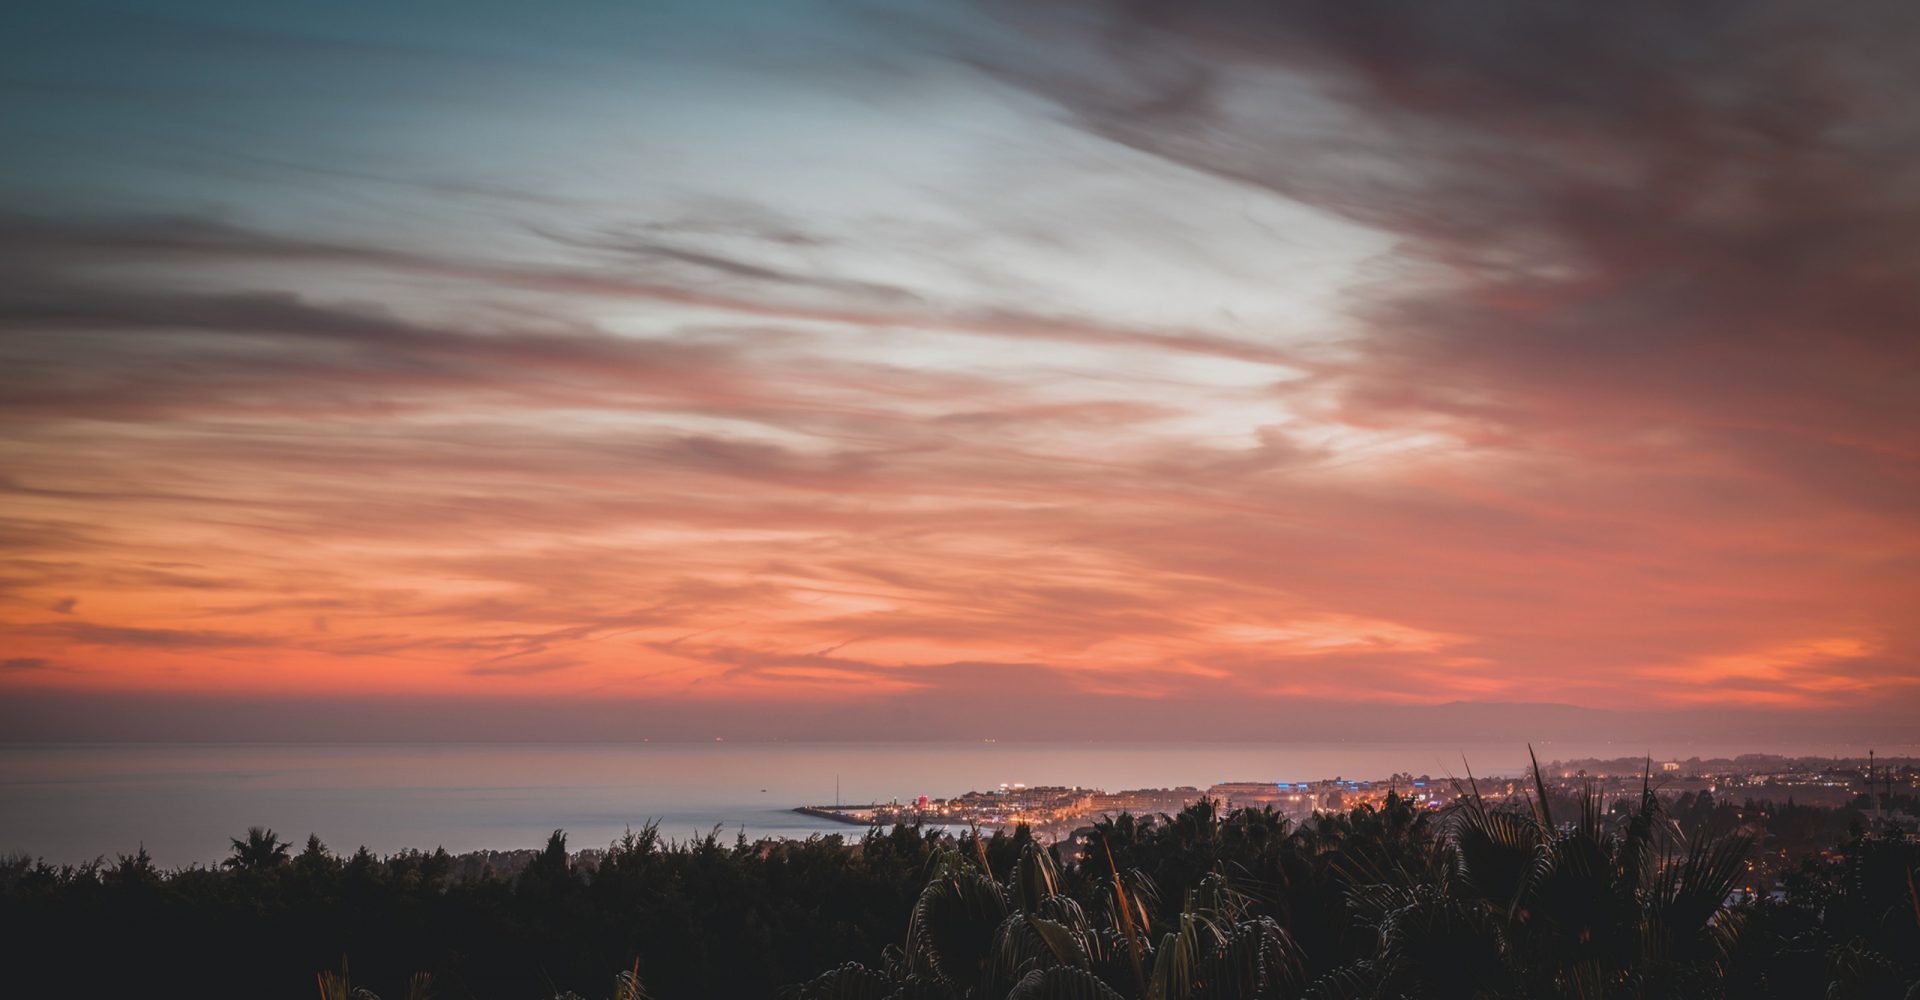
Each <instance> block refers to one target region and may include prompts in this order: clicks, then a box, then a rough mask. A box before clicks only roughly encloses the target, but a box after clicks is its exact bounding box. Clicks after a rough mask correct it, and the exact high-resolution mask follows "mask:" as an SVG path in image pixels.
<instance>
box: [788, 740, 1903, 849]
mask: <svg viewBox="0 0 1920 1000" xmlns="http://www.w3.org/2000/svg"><path fill="white" fill-rule="evenodd" d="M1539 777H1540V781H1541V783H1542V784H1543V785H1544V786H1545V788H1546V790H1547V793H1548V795H1549V796H1550V797H1551V798H1552V799H1572V798H1575V797H1578V796H1581V795H1585V794H1594V795H1597V796H1598V797H1599V799H1600V803H1601V806H1602V808H1603V810H1608V809H1611V808H1613V807H1614V805H1615V804H1616V803H1620V802H1623V801H1626V802H1633V801H1637V800H1638V797H1639V795H1640V794H1641V792H1642V790H1643V789H1645V790H1650V791H1652V792H1653V793H1654V794H1655V795H1657V796H1659V797H1660V798H1661V799H1662V800H1663V802H1665V803H1667V804H1668V806H1669V808H1670V809H1671V808H1672V807H1673V806H1674V805H1675V804H1684V806H1685V807H1686V808H1687V809H1688V810H1690V811H1697V810H1699V809H1700V808H1701V807H1702V804H1706V803H1714V802H1719V803H1722V804H1727V803H1731V804H1732V805H1733V807H1734V809H1735V817H1734V818H1735V819H1736V820H1745V819H1746V818H1747V817H1746V815H1745V813H1746V812H1747V811H1748V810H1747V808H1746V806H1745V804H1746V803H1749V802H1751V803H1753V804H1754V805H1753V807H1752V809H1753V811H1755V812H1756V813H1760V814H1763V813H1764V811H1765V810H1766V809H1768V808H1782V807H1788V806H1794V807H1812V808H1824V809H1837V808H1842V807H1845V806H1849V805H1856V804H1861V805H1862V808H1863V809H1865V810H1867V815H1868V816H1869V819H1870V820H1871V821H1872V822H1874V823H1876V824H1878V825H1881V826H1884V827H1888V828H1891V829H1895V830H1906V831H1920V815H1916V813H1920V810H1916V809H1915V808H1914V802H1915V798H1916V794H1917V793H1920V760H1916V759H1912V758H1902V759H1894V760H1878V759H1875V758H1874V757H1872V756H1868V757H1862V758H1843V759H1829V758H1788V757H1778V756H1773V755H1765V754H1751V755H1744V756H1741V757H1738V758H1733V759H1725V758H1716V759H1706V760H1702V759H1700V758H1691V759H1688V760H1665V761H1662V760H1655V759H1648V758H1641V759H1637V760H1636V759H1632V758H1620V759H1613V760H1598V759H1586V760H1570V761H1558V760H1556V761H1552V762H1548V763H1543V764H1542V765H1541V766H1540V775H1539ZM1473 793H1477V794H1479V795H1480V796H1481V797H1482V798H1484V799H1485V800H1487V801H1489V802H1493V803H1505V802H1509V801H1515V800H1518V799H1521V798H1525V799H1526V800H1527V801H1529V802H1530V801H1531V800H1532V799H1533V798H1534V797H1535V796H1536V795H1537V791H1536V789H1535V785H1534V776H1533V775H1532V774H1531V773H1528V774H1518V775H1516V774H1502V775H1497V776H1481V777H1477V778H1475V777H1472V776H1469V775H1467V774H1465V773H1464V769H1463V774H1462V775H1459V776H1455V775H1443V776H1439V777H1435V776H1432V775H1427V774H1419V775H1415V774H1410V773H1402V774H1394V775H1391V776H1389V777H1387V778H1385V779H1366V780H1358V779H1348V778H1344V777H1332V778H1320V779H1317V780H1311V781H1298V782H1293V781H1232V782H1221V783H1217V784H1213V785H1210V786H1208V787H1206V788H1200V787H1197V786H1181V787H1175V788H1141V789H1132V790H1126V791H1118V792H1108V791H1104V790H1102V789H1098V788H1081V787H1077V786H1060V785H1035V786H1028V785H1025V784H1020V783H1017V782H1010V783H1006V784H1002V785H1000V786H999V787H998V788H993V789H988V790H985V791H969V792H966V793H964V794H962V795H957V796H954V797H952V798H930V797H928V796H925V795H921V796H918V797H916V798H913V799H909V800H906V801H900V800H894V801H888V802H877V803H865V804H859V805H832V806H801V807H799V808H798V809H796V810H795V811H796V812H801V813H805V814H807V815H811V816H815V817H819V818H823V819H831V820H836V821H839V822H844V823H848V824H852V825H858V826H892V825H895V824H901V823H906V824H916V823H917V824H921V825H925V826H944V827H975V828H979V829H981V830H985V831H994V830H1012V829H1013V828H1015V827H1018V826H1022V825H1024V826H1026V827H1027V828H1028V829H1029V830H1030V831H1031V832H1032V833H1033V835H1034V836H1036V837H1038V838H1041V839H1043V840H1049V841H1065V840H1070V839H1072V838H1073V836H1074V834H1075V833H1076V832H1078V831H1080V830H1082V829H1083V828H1085V827H1087V826H1089V825H1090V824H1092V823H1093V822H1094V821H1096V820H1098V819H1100V818H1101V817H1107V816H1117V815H1119V814H1121V813H1131V814H1133V815H1135V816H1151V815H1157V814H1161V813H1167V814H1171V813H1176V812H1178V811H1180V810H1181V809H1183V808H1185V807H1187V806H1188V805H1190V804H1192V803H1193V802H1195V801H1196V800H1198V799H1201V798H1203V797H1204V798H1208V799H1212V800H1214V801H1215V802H1218V803H1220V804H1221V805H1222V806H1223V807H1224V808H1226V809H1228V810H1232V809H1242V808H1253V809H1262V808H1271V809H1273V810H1274V811H1275V812H1278V813H1280V814H1282V815H1284V816H1287V817H1288V818H1290V819H1293V820H1296V821H1303V820H1307V819H1310V818H1311V817H1312V816H1313V815H1314V814H1315V813H1327V812H1340V811H1345V810H1350V809H1355V808H1359V807H1362V806H1366V807H1371V808H1379V807H1380V806H1381V805H1383V804H1384V803H1385V801H1386V799H1387V796H1389V795H1396V796H1399V797H1401V798H1402V799H1405V800H1406V801H1408V802H1410V803H1412V804H1413V805H1414V806H1415V807H1417V808H1421V809H1427V810H1436V811H1437V810H1442V809H1445V808H1446V807H1447V806H1448V805H1450V804H1452V802H1453V801H1454V800H1455V799H1456V798H1457V797H1458V796H1460V795H1462V794H1473ZM1863 800H1864V803H1863Z"/></svg>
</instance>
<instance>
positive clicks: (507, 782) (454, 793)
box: [0, 742, 1862, 866]
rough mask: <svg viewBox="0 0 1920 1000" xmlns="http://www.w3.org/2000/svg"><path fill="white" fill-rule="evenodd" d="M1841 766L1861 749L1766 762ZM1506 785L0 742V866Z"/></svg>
mask: <svg viewBox="0 0 1920 1000" xmlns="http://www.w3.org/2000/svg"><path fill="white" fill-rule="evenodd" d="M1649 749H1650V750H1651V751H1652V753H1653V754H1654V756H1656V757H1661V756H1669V757H1671V756H1678V757H1682V758H1684V757H1692V756H1700V757H1712V756H1732V755H1735V754H1738V753H1741V752H1751V751H1753V750H1755V749H1761V748H1754V747H1736V746H1717V745H1709V744H1696V745H1687V744H1675V745H1672V746H1664V747H1662V746H1655V747H1651V748H1648V747H1643V746H1632V747H1629V746H1625V745H1618V746H1616V745H1608V744H1599V743H1593V744H1578V745H1575V744H1560V745H1555V744H1543V745H1540V746H1539V747H1538V750H1539V753H1540V758H1541V760H1542V761H1543V762H1544V761H1546V760H1549V759H1553V758H1561V759H1572V758H1575V757H1624V756H1632V755H1636V754H1639V753H1641V752H1643V751H1646V750H1649ZM1767 749H1770V750H1771V752H1788V753H1796V754H1823V755H1841V754H1857V753H1860V752H1862V751H1861V750H1860V748H1855V747H1820V746H1802V747H1793V748H1784V749H1782V748H1767ZM1463 756H1464V757H1465V758H1466V759H1467V760H1468V761H1470V762H1471V763H1472V765H1473V770H1474V772H1475V773H1476V774H1493V773H1515V772H1518V771H1519V770H1521V769H1523V768H1524V767H1525V766H1526V748H1525V747H1524V746H1519V745H1507V744H1499V745H1475V744H1466V745H1452V746H1445V747H1441V746H1428V745H1415V744H1405V743H1312V744H1287V743H1261V744H1233V743H1190V744H1091V743H1080V744H1040V743H967V744H942V743H738V742H730V743H637V744H636V743H618V744H614V743H573V744H525V743H511V744H508V743H464V744H463V743H409V744H342V743H334V744H287V743H273V744H235V743H218V744H181V743H168V744H127V743H116V744H18V743H16V744H0V854H4V853H26V854H31V855H36V856H41V857H45V858H46V859H47V860H49V861H54V862H79V861H84V860H87V859H89V858H93V857H97V856H102V855H104V856H107V857H108V858H111V857H112V856H113V855H115V854H117V853H131V852H132V851H134V850H135V849H136V848H138V847H140V846H142V845H144V846H145V847H146V848H147V850H148V851H149V852H151V853H152V854H153V856H154V858H155V859H156V860H157V861H158V862H159V863H161V864H162V865H167V866H173V865H183V864H188V863H193V862H207V863H210V862H214V861H217V860H218V859H219V858H221V857H222V856H224V855H225V853H226V845H227V839H228V838H229V837H232V836H234V835H236V834H239V833H241V832H243V831H244V830H245V829H246V828H247V827H248V826H251V825H264V826H268V827H271V828H273V829H274V830H276V831H278V832H279V833H280V834H281V835H282V836H283V837H287V838H289V839H292V840H295V841H303V840H305V838H306V835H307V834H308V833H317V834H319V835H320V838H321V839H322V840H324V841H326V843H327V844H328V845H329V846H330V847H332V848H334V849H335V850H345V851H351V850H352V849H353V848H355V847H358V846H361V845H365V846H366V847H368V848H370V849H372V850H374V851H375V852H380V853H386V852H392V851H396V850H400V849H402V848H408V847H419V848H426V849H431V848H433V847H435V846H444V847H445V848H446V849H447V850H449V851H454V852H456V853H457V852H460V851H468V850H477V849H488V848H490V849H510V848H518V847H538V846H539V845H540V844H542V843H543V842H544V841H545V839H546V836H547V834H548V833H549V832H551V831H552V830H553V829H554V828H556V827H560V828H565V829H566V830H567V831H568V833H569V837H570V845H571V846H573V847H574V848H576V849H578V848H585V847H600V846H604V845H605V844H607V843H608V842H609V841H611V840H612V839H613V838H615V837H617V836H619V835H620V833H621V832H622V831H623V830H624V829H626V828H627V827H628V826H633V827H635V828H638V827H639V826H640V825H641V824H643V823H645V822H647V821H649V820H656V821H658V822H659V824H660V828H661V832H662V833H663V834H666V835H667V836H669V837H672V838H675V839H687V838H690V837H692V836H694V835H695V834H697V833H705V832H706V831H708V830H710V829H712V828H713V827H714V826H715V825H719V826H721V827H722V828H723V829H724V831H725V835H726V836H727V837H729V838H730V837H731V836H732V835H733V834H734V833H735V832H736V831H740V830H744V831H745V833H746V835H747V836H748V837H749V838H757V837H765V836H781V837H804V836H807V835H810V834H814V833H856V834H857V833H858V832H859V831H858V828H856V827H850V826H845V825H842V824H837V823H832V822H827V821H820V820H813V819H810V818H808V817H805V816H801V815H799V814H797V813H794V812H792V811H791V810H792V809H793V807H794V806H798V805H820V804H831V803H833V802H834V801H835V794H836V787H837V789H838V796H839V800H840V801H842V802H848V803H855V802H871V801H876V800H879V801H885V800H888V799H894V798H898V799H902V800H904V799H908V798H910V797H913V796H918V795H929V796H934V797H941V796H949V795H956V794H959V793H961V792H965V791H969V790H973V789H986V788H994V787H997V786H998V785H999V784H1000V783H1002V782H1008V783H1012V782H1021V783H1025V784H1028V785H1081V786H1086V787H1095V788H1105V789H1108V790H1117V789H1121V788H1148V787H1170V786H1177V785H1194V786H1198V787H1203V788H1204V787H1206V786H1207V785H1210V784H1213V783H1215V782H1220V781H1261V780H1274V781H1287V780H1294V781H1298V780H1307V779H1312V778H1323V777H1334V776H1342V777H1348V778H1384V777H1386V776H1387V775H1389V774H1393V773H1396V772H1411V773H1414V774H1420V773H1428V774H1432V775H1435V776H1441V775H1445V774H1460V773H1463V772H1462V769H1461V759H1462V757H1463Z"/></svg>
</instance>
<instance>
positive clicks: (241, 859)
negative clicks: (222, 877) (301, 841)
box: [221, 826, 291, 871]
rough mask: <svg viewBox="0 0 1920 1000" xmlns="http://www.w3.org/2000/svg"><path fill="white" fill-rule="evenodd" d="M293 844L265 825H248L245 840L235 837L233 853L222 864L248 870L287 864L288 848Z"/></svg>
mask: <svg viewBox="0 0 1920 1000" xmlns="http://www.w3.org/2000/svg"><path fill="white" fill-rule="evenodd" d="M290 846H291V845H289V844H288V843H287V842H286V841H284V840H281V839H280V835H279V834H276V833H274V832H273V831H272V830H269V829H267V828H266V827H263V826H250V827H247V837H246V839H245V840H242V839H240V838H239V837H235V838H233V854H231V855H229V856H228V857H227V859H226V860H225V861H222V862H221V865H223V866H224V867H227V868H239V869H242V870H246V871H260V870H263V869H267V868H274V867H277V866H279V865H282V864H285V863H286V861H287V850H288V848H289V847H290Z"/></svg>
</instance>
